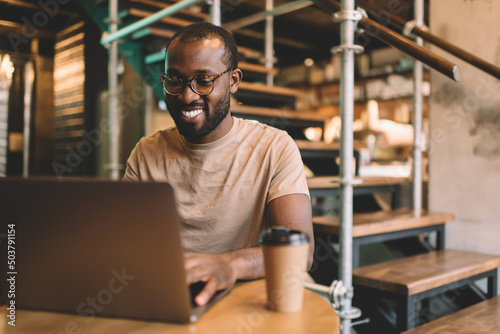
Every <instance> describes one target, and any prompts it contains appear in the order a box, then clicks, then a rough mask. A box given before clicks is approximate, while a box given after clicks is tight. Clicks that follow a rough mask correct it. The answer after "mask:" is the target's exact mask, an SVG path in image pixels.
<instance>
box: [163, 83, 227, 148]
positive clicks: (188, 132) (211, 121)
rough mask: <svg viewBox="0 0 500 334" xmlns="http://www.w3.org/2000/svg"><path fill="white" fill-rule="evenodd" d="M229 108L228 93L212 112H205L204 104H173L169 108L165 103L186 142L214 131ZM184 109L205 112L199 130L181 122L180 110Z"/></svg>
mask: <svg viewBox="0 0 500 334" xmlns="http://www.w3.org/2000/svg"><path fill="white" fill-rule="evenodd" d="M229 106H230V92H229V91H228V92H227V94H226V95H225V96H224V97H223V98H221V99H220V100H219V102H217V104H216V105H215V107H214V110H210V111H209V110H207V108H206V105H205V104H200V103H193V104H191V105H189V106H186V105H184V104H183V103H175V105H174V106H170V105H169V104H168V103H167V107H168V110H169V111H170V110H172V111H171V112H170V115H171V116H172V118H173V119H174V122H175V125H176V126H177V130H178V131H179V133H180V134H181V135H182V136H183V137H184V138H186V139H187V140H188V141H189V140H190V139H191V140H197V139H201V138H203V137H205V136H206V135H208V134H210V133H211V132H212V131H214V130H215V129H216V128H217V127H218V126H219V124H220V123H221V122H222V121H223V120H224V118H226V116H227V114H228V113H229ZM186 107H197V108H198V107H200V108H204V112H205V123H204V124H203V125H202V127H201V128H199V129H198V128H196V127H194V126H192V125H189V124H185V123H183V122H182V119H181V118H182V113H181V110H182V109H184V108H186Z"/></svg>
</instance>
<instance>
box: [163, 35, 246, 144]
mask: <svg viewBox="0 0 500 334" xmlns="http://www.w3.org/2000/svg"><path fill="white" fill-rule="evenodd" d="M224 53H225V50H224V44H223V43H222V41H220V40H219V39H206V40H202V41H194V42H182V41H178V40H176V41H174V42H172V43H171V44H170V46H169V48H168V52H167V58H166V63H165V72H166V73H167V75H172V76H177V77H179V78H181V79H182V80H183V81H187V80H190V79H192V78H193V77H195V76H198V75H210V76H215V75H219V74H220V73H222V72H224V71H226V70H227V65H226V64H225V63H224V62H223V59H224ZM237 71H239V70H237ZM235 81H237V82H235ZM235 83H236V84H235ZM238 83H239V80H238V76H236V77H235V76H234V74H233V73H231V72H228V73H226V74H223V75H222V76H221V77H220V78H218V79H217V80H215V85H214V89H213V91H212V93H210V94H209V95H205V96H200V95H198V94H197V93H195V92H194V91H193V90H192V89H191V87H190V86H189V85H186V86H185V87H184V88H183V90H182V92H181V94H180V95H178V96H171V95H168V94H166V96H165V102H166V103H167V107H168V110H169V112H170V115H171V116H172V118H173V119H174V121H175V124H176V126H177V129H178V130H179V132H180V134H181V135H182V136H184V138H186V140H188V141H190V142H194V143H208V142H212V141H215V140H217V139H219V138H221V137H223V136H224V135H225V134H226V133H227V132H228V131H229V130H230V129H231V126H232V118H231V116H230V115H229V101H230V94H231V92H233V93H234V92H236V90H237V84H238Z"/></svg>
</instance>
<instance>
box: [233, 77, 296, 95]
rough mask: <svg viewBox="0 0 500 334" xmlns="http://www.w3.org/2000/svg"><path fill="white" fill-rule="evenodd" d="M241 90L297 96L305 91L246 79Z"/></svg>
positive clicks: (241, 85) (240, 87) (240, 86)
mask: <svg viewBox="0 0 500 334" xmlns="http://www.w3.org/2000/svg"><path fill="white" fill-rule="evenodd" d="M239 90H247V91H253V92H258V93H263V94H272V95H282V96H291V97H297V96H299V95H302V94H303V92H302V91H301V90H298V89H293V88H286V87H280V86H267V85H264V84H260V83H253V82H246V81H242V82H240V85H239Z"/></svg>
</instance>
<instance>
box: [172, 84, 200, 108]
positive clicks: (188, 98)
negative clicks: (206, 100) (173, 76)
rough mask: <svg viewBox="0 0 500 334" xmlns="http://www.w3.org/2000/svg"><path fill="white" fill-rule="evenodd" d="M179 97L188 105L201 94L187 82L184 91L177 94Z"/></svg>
mask: <svg viewBox="0 0 500 334" xmlns="http://www.w3.org/2000/svg"><path fill="white" fill-rule="evenodd" d="M177 98H179V99H180V100H181V101H182V102H183V103H184V104H186V105H188V104H191V102H193V101H196V100H198V99H199V98H200V96H199V95H198V94H196V93H195V92H194V91H193V89H192V88H191V85H190V84H187V85H184V87H182V92H181V93H180V94H179V95H178V96H177Z"/></svg>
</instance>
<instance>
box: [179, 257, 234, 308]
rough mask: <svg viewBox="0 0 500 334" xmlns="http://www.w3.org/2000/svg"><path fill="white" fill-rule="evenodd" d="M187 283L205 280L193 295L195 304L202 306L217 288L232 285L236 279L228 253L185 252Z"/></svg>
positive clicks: (220, 288)
mask: <svg viewBox="0 0 500 334" xmlns="http://www.w3.org/2000/svg"><path fill="white" fill-rule="evenodd" d="M184 259H185V267H186V275H187V277H186V278H187V283H188V284H192V283H196V282H199V281H202V282H205V283H206V284H205V287H204V288H203V290H202V291H201V292H200V293H199V294H198V295H197V296H196V297H195V302H196V304H198V305H200V306H203V305H205V304H206V303H207V302H208V301H209V300H210V298H212V296H213V295H214V294H215V292H217V291H218V290H222V289H226V288H229V287H230V286H232V285H233V284H234V283H235V282H236V279H237V276H236V272H235V270H234V269H233V267H232V266H231V256H230V255H229V254H201V253H186V254H185V257H184Z"/></svg>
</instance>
